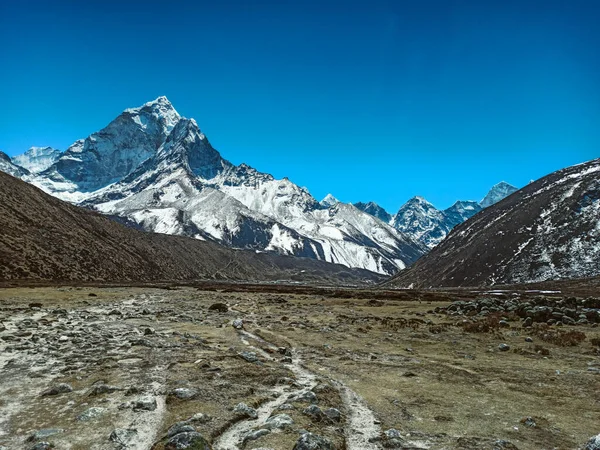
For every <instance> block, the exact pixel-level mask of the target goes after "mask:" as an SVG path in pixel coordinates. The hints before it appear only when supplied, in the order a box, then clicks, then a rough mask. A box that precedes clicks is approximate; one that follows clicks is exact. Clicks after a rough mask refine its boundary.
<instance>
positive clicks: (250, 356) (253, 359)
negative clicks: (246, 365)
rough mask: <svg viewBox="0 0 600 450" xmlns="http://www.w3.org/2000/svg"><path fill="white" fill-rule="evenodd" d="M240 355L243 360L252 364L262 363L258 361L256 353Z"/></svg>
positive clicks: (242, 353)
mask: <svg viewBox="0 0 600 450" xmlns="http://www.w3.org/2000/svg"><path fill="white" fill-rule="evenodd" d="M239 355H240V357H241V358H242V359H245V360H246V361H248V362H250V363H259V362H260V360H259V359H258V356H257V355H256V353H254V352H241V353H240V354H239Z"/></svg>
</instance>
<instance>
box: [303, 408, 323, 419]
mask: <svg viewBox="0 0 600 450" xmlns="http://www.w3.org/2000/svg"><path fill="white" fill-rule="evenodd" d="M302 414H304V415H306V416H308V417H310V418H311V419H312V420H317V421H319V420H321V419H322V418H323V411H321V408H319V407H318V406H317V405H310V406H309V407H307V408H305V409H304V411H302Z"/></svg>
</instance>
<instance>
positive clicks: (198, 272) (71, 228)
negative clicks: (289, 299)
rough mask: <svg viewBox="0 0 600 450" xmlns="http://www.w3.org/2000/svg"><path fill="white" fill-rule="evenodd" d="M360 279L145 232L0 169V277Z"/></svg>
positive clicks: (329, 268)
mask: <svg viewBox="0 0 600 450" xmlns="http://www.w3.org/2000/svg"><path fill="white" fill-rule="evenodd" d="M16 279H28V280H31V279H41V280H54V281H56V280H79V281H91V280H102V281H119V280H133V281H155V280H171V281H176V280H188V281H190V280H197V279H244V280H277V279H288V280H289V279H293V280H313V281H314V280H322V281H337V282H340V281H343V280H346V281H359V280H361V279H378V277H377V276H376V275H375V274H373V273H371V272H367V271H364V270H351V269H348V268H347V267H345V266H341V265H335V264H327V263H325V262H321V261H316V260H314V259H308V258H290V257H284V256H278V255H274V254H257V253H255V252H246V251H236V250H232V249H228V248H225V247H223V246H220V245H218V244H216V243H213V242H202V241H200V240H194V239H189V238H185V237H177V236H167V235H163V234H157V233H146V232H143V231H138V230H134V229H132V228H129V227H126V226H124V225H121V224H119V223H117V222H114V221H113V220H110V219H109V218H107V217H105V216H102V215H101V214H98V213H95V212H92V211H88V210H85V209H82V208H79V207H76V206H73V205H70V204H68V203H66V202H63V201H61V200H58V199H56V198H54V197H51V196H49V195H47V194H45V193H44V192H42V191H41V190H39V189H37V188H35V187H34V186H31V185H29V184H27V183H25V182H23V181H21V180H18V179H16V178H14V177H12V176H10V175H7V174H5V173H0V280H16Z"/></svg>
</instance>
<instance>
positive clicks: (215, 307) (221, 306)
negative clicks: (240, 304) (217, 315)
mask: <svg viewBox="0 0 600 450" xmlns="http://www.w3.org/2000/svg"><path fill="white" fill-rule="evenodd" d="M208 310H209V311H217V312H227V311H229V307H228V306H227V305H226V304H225V303H220V302H218V303H213V304H212V305H210V306H209V307H208Z"/></svg>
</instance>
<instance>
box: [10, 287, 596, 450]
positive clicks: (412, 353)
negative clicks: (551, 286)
mask: <svg viewBox="0 0 600 450" xmlns="http://www.w3.org/2000/svg"><path fill="white" fill-rule="evenodd" d="M344 297H348V298H344ZM352 297H354V298H352ZM466 297H468V296H466ZM472 297H473V298H472V299H469V298H465V294H464V293H462V294H460V296H459V293H453V294H436V293H430V294H423V293H418V294H416V293H415V294H414V296H413V295H412V294H410V293H403V294H402V295H399V296H397V297H394V296H390V295H387V294H383V293H382V294H381V295H379V298H378V294H374V293H373V292H371V293H366V292H365V293H360V294H357V295H354V296H351V295H345V294H344V295H339V293H338V294H336V293H335V292H333V291H332V292H331V294H328V293H327V291H326V290H324V291H314V292H310V290H308V291H305V292H303V291H300V290H299V291H298V292H291V293H283V292H260V291H259V292H249V291H245V290H243V289H236V288H235V287H232V288H227V289H226V288H219V289H216V288H213V289H212V290H207V289H206V288H201V289H198V288H194V287H181V288H169V289H159V288H126V287H110V288H108V287H105V288H99V287H61V288H59V287H55V288H35V289H30V288H24V287H19V288H10V289H8V288H7V289H3V290H1V291H0V449H44V448H56V449H140V450H141V449H156V450H163V449H164V450H169V449H185V448H190V449H214V450H229V449H256V450H258V449H263V450H267V449H272V450H280V449H281V450H285V449H289V450H291V449H295V450H309V449H312V450H317V449H346V450H368V449H384V448H397V449H454V448H457V449H515V448H516V449H532V450H533V449H536V450H537V449H577V448H581V449H594V450H596V449H597V448H600V437H597V438H594V439H595V440H596V441H597V442H598V447H594V446H595V445H596V444H595V443H594V442H595V441H594V440H591V439H592V436H595V435H597V434H598V433H600V328H599V327H598V325H597V323H598V322H599V321H600V315H599V314H598V307H600V304H598V301H597V300H596V299H594V298H587V297H586V298H576V297H563V296H562V295H561V294H559V293H540V292H529V293H525V292H517V293H513V292H503V293H498V292H490V293H485V292H477V293H473V294H472ZM457 299H459V300H458V301H453V300H457ZM588 442H589V444H588Z"/></svg>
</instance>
